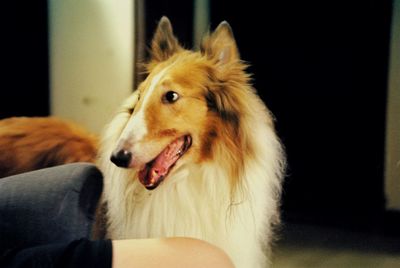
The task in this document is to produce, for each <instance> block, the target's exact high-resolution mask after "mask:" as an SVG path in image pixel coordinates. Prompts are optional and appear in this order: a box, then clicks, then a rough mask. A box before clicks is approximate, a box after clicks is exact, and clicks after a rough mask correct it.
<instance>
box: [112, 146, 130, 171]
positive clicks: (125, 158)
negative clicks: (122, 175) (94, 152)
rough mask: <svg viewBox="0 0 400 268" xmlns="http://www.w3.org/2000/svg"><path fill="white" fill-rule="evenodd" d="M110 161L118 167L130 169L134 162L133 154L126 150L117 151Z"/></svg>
mask: <svg viewBox="0 0 400 268" xmlns="http://www.w3.org/2000/svg"><path fill="white" fill-rule="evenodd" d="M110 160H111V162H113V163H114V164H115V165H117V166H118V167H123V168H128V167H129V164H130V162H131V160H132V153H131V152H129V151H127V150H124V149H121V150H117V151H115V152H113V153H112V155H111V158H110Z"/></svg>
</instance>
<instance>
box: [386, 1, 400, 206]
mask: <svg viewBox="0 0 400 268" xmlns="http://www.w3.org/2000/svg"><path fill="white" fill-rule="evenodd" d="M387 100H388V102H387V117H386V120H387V121H386V122H387V125H386V166H385V192H386V201H387V203H386V209H388V210H398V211H400V0H394V1H393V16H392V34H391V44H390V64H389V90H388V99H387Z"/></svg>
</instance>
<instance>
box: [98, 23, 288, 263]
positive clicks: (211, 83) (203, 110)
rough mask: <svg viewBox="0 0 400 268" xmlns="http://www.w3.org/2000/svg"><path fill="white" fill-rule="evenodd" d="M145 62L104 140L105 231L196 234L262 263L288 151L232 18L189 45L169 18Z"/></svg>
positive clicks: (113, 234)
mask: <svg viewBox="0 0 400 268" xmlns="http://www.w3.org/2000/svg"><path fill="white" fill-rule="evenodd" d="M146 67H147V71H148V76H147V78H146V79H145V80H144V81H143V82H142V83H141V84H140V85H139V87H138V89H137V90H136V91H134V92H133V94H132V95H131V96H130V97H129V98H128V99H127V100H126V101H125V103H124V104H123V105H122V107H121V109H120V110H119V112H118V113H117V114H116V116H115V118H114V119H113V120H112V121H111V123H110V124H109V125H108V126H107V127H106V129H105V132H104V135H103V138H102V141H101V148H100V158H99V167H100V169H101V170H102V172H103V174H104V193H103V197H102V202H103V204H104V206H105V217H106V228H107V230H106V236H107V237H108V238H111V239H125V238H152V237H174V236H185V237H194V238H199V239H203V240H206V241H208V242H210V243H212V244H215V245H217V246H219V247H220V248H222V249H224V250H225V252H227V253H228V255H229V256H230V257H231V259H232V260H233V262H234V263H235V265H236V267H238V268H248V267H252V268H257V267H265V266H266V265H268V263H269V260H268V254H267V253H268V251H269V246H270V242H271V240H272V238H273V226H274V225H275V224H277V223H278V221H279V199H280V192H281V178H282V176H283V169H284V163H285V161H284V153H283V150H282V146H281V144H280V141H279V139H278V138H277V136H276V134H275V131H274V124H273V117H272V115H271V114H270V112H269V111H268V109H267V108H266V106H265V105H264V104H263V102H262V100H261V99H260V98H259V97H258V96H257V95H256V91H255V90H254V89H253V88H252V86H251V85H250V75H249V74H247V73H246V72H245V69H246V67H247V66H246V64H244V63H243V62H242V61H241V60H240V58H239V53H238V49H237V46H236V43H235V40H234V37H233V34H232V31H231V28H230V26H229V24H228V23H227V22H222V23H221V24H220V25H219V26H218V28H217V29H216V30H215V31H214V32H213V33H212V34H208V35H207V36H206V37H205V38H204V39H203V41H202V44H201V49H200V51H189V50H185V49H184V48H183V47H182V46H181V45H180V44H179V43H178V40H177V39H176V37H175V36H174V34H173V30H172V26H171V24H170V21H169V20H168V19H167V18H166V17H163V18H162V19H161V20H160V22H159V24H158V26H157V29H156V31H155V34H154V37H153V40H152V43H151V59H150V61H149V62H148V63H147V65H146ZM110 160H111V161H110Z"/></svg>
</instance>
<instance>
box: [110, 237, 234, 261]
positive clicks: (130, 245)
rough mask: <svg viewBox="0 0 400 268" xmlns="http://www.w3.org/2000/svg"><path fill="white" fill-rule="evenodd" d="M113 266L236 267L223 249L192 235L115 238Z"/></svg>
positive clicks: (113, 242)
mask: <svg viewBox="0 0 400 268" xmlns="http://www.w3.org/2000/svg"><path fill="white" fill-rule="evenodd" d="M112 244H113V260H112V267H114V268H125V267H135V268H142V267H143V268H144V267H146V268H160V267H163V268H169V267H174V268H179V267H182V268H183V267H191V268H200V267H202V268H204V267H208V268H213V267H216V268H217V267H218V268H234V266H233V264H232V261H231V260H230V259H229V257H228V256H227V255H226V253H225V252H224V251H222V250H221V249H219V248H217V247H215V246H213V245H211V244H209V243H207V242H204V241H201V240H197V239H192V238H161V239H134V240H113V241H112Z"/></svg>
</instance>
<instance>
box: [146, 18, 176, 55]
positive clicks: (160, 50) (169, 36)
mask: <svg viewBox="0 0 400 268" xmlns="http://www.w3.org/2000/svg"><path fill="white" fill-rule="evenodd" d="M180 50H182V47H181V46H180V45H179V42H178V39H177V38H176V37H175V36H174V33H173V30H172V25H171V22H170V21H169V19H168V18H167V17H165V16H163V17H162V18H161V20H160V22H159V23H158V26H157V29H156V32H155V33H154V36H153V40H152V41H151V60H152V61H156V62H161V61H165V60H167V59H168V58H169V57H171V56H172V55H173V54H175V53H176V52H178V51H180Z"/></svg>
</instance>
